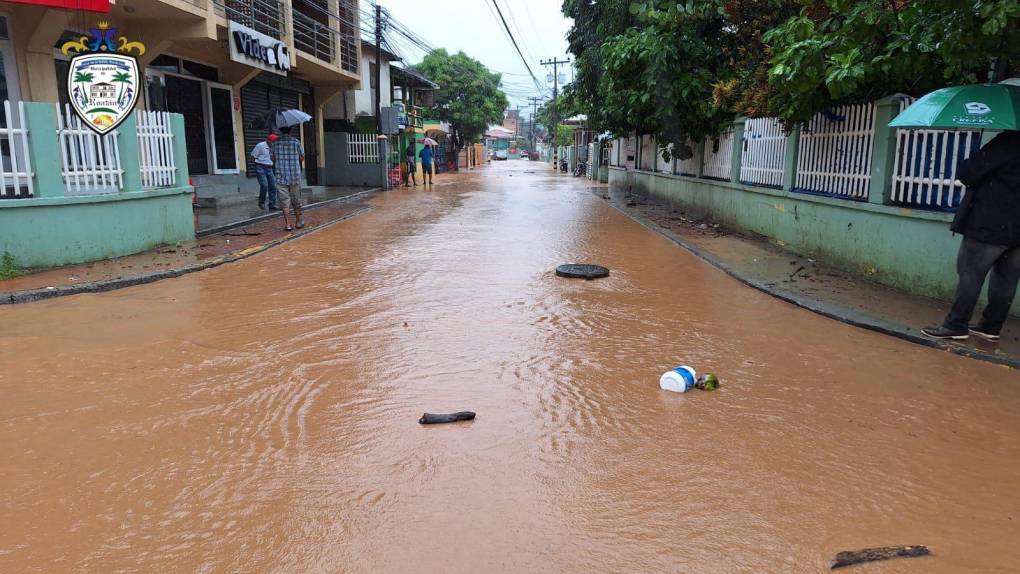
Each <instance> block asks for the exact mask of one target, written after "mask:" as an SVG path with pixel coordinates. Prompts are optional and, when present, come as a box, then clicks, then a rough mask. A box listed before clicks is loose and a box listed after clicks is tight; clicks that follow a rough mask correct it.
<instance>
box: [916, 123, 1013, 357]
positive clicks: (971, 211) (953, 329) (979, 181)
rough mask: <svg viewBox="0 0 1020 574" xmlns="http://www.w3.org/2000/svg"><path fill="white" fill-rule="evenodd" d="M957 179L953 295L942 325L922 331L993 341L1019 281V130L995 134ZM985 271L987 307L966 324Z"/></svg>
mask: <svg viewBox="0 0 1020 574" xmlns="http://www.w3.org/2000/svg"><path fill="white" fill-rule="evenodd" d="M957 178H958V179H959V180H960V181H961V182H963V183H964V184H965V185H966V186H967V193H966V195H965V196H964V198H963V201H962V202H961V203H960V207H959V208H958V209H957V211H956V217H955V218H954V219H953V224H952V225H951V226H950V229H951V230H952V231H953V232H955V233H959V234H961V235H963V242H962V243H961V244H960V252H959V254H958V255H957V257H956V272H957V274H959V276H960V279H959V282H958V283H957V285H956V298H955V299H954V301H953V306H952V308H951V309H950V310H949V314H948V315H946V318H945V321H943V323H942V325H939V326H937V327H925V328H924V329H921V333H923V334H924V335H926V336H928V337H932V338H934V339H966V338H967V336H968V335H974V336H977V337H981V338H982V339H986V340H989V341H996V340H998V339H999V331H1001V330H1002V325H1003V323H1005V322H1006V317H1007V316H1008V315H1009V308H1010V306H1011V305H1012V304H1013V296H1014V295H1015V293H1016V287H1017V281H1018V280H1020V132H1017V131H1007V132H1002V133H1001V134H999V135H997V136H996V137H995V138H994V139H993V140H992V141H990V142H988V144H987V145H985V146H984V147H983V148H981V149H980V150H978V151H977V152H975V153H974V155H972V156H971V157H970V158H969V159H967V161H965V162H963V164H961V165H960V169H959V173H958V174H957ZM989 271H991V279H990V280H989V281H988V306H987V307H985V310H984V313H983V314H982V316H981V321H980V322H979V323H978V324H977V325H975V326H970V318H971V315H972V314H973V313H974V306H975V305H976V304H977V300H978V297H979V296H980V295H981V289H982V288H983V287H984V284H985V277H986V276H988V272H989Z"/></svg>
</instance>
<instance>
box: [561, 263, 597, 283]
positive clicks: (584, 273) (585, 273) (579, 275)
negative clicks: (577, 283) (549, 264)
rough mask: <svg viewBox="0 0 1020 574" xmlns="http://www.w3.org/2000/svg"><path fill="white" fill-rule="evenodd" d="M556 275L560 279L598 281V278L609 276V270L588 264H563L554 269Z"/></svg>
mask: <svg viewBox="0 0 1020 574" xmlns="http://www.w3.org/2000/svg"><path fill="white" fill-rule="evenodd" d="M556 274H557V275H559V276H560V277H570V278H572V279H588V280H591V279H598V278H600V277H607V276H608V275H609V269H607V268H605V267H602V266H601V265H592V264H590V263H565V264H563V265H560V266H559V267H557V268H556Z"/></svg>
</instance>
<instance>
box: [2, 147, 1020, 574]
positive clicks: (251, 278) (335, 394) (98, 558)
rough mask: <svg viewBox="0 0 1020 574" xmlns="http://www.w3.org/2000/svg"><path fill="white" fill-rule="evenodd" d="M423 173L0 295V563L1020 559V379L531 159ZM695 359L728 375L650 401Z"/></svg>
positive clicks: (16, 568) (38, 567)
mask: <svg viewBox="0 0 1020 574" xmlns="http://www.w3.org/2000/svg"><path fill="white" fill-rule="evenodd" d="M438 181H439V183H437V185H436V186H435V188H434V190H433V191H430V192H425V191H422V190H421V188H418V189H417V190H414V191H404V190H397V191H392V192H389V193H386V194H383V195H381V196H379V197H377V198H376V199H375V200H373V202H372V203H373V205H374V206H375V209H374V210H373V211H372V212H370V213H368V214H366V215H362V216H360V217H358V218H355V219H352V220H350V221H348V222H345V223H342V224H340V225H336V226H333V227H331V228H328V229H325V230H323V231H320V232H317V233H314V234H311V235H309V236H307V237H305V238H303V239H300V240H298V241H294V242H290V243H287V244H284V245H282V246H280V247H278V248H275V249H272V250H270V251H267V252H266V253H264V254H261V255H259V256H256V257H253V258H250V259H246V260H244V261H242V262H239V263H236V264H231V265H227V266H223V267H219V268H216V269H212V270H208V271H204V272H201V273H196V274H192V275H188V276H185V277H181V278H177V279H171V280H166V281H162V282H159V283H155V284H150V285H144V286H140V287H133V288H129V289H124V290H120V291H115V292H110V293H104V294H95V295H78V296H73V297H66V298H61V299H55V300H50V301H44V302H39V303H32V304H26V305H18V306H3V307H0V366H2V370H0V378H2V380H0V390H2V393H3V400H2V401H0V482H2V495H0V496H2V500H0V502H2V507H0V513H2V514H0V571H3V572H68V571H79V572H129V571H132V572H579V573H581V572H584V573H587V572H697V573H704V572H819V571H822V570H823V569H825V568H826V566H827V561H828V559H830V558H831V557H832V556H833V555H834V554H835V553H837V552H838V551H840V550H847V549H858V548H864V547H869V546H885V545H894V544H927V545H928V546H929V547H931V549H932V551H933V553H934V556H932V557H928V558H919V559H911V560H900V561H892V562H886V563H883V564H874V565H866V566H863V567H859V568H857V569H856V571H857V572H862V573H868V572H883V573H886V572H912V573H916V572H924V573H943V572H952V573H960V572H982V573H984V572H1010V571H1013V572H1015V571H1016V570H1017V568H1018V567H1020V566H1018V565H1020V544H1017V541H1018V540H1020V496H1018V495H1017V492H1018V490H1020V384H1018V383H1020V380H1018V375H1017V374H1016V373H1015V372H1013V371H1009V370H1007V369H1005V368H1003V367H999V366H994V365H990V364H986V363H981V362H978V361H975V360H971V359H966V358H962V357H957V356H953V355H950V354H947V353H944V352H940V351H936V350H932V349H928V348H922V347H919V346H915V345H912V344H910V343H906V342H903V341H900V340H897V339H893V338H889V337H886V336H882V335H878V334H875V333H871V332H867V331H863V330H859V329H855V328H852V327H849V326H846V325H843V324H841V323H837V322H834V321H832V320H829V319H825V318H822V317H819V316H817V315H814V314H812V313H810V312H808V311H804V310H801V309H798V308H795V307H792V306H790V305H787V304H785V303H782V302H780V301H778V300H776V299H773V298H770V297H769V296H767V295H765V294H762V293H759V292H757V291H753V290H750V289H748V288H746V287H744V286H742V285H740V284H738V283H737V282H736V281H734V280H731V279H730V278H728V277H726V276H725V275H723V274H722V273H721V272H719V271H717V270H716V269H714V268H712V267H710V266H708V265H707V264H705V263H703V262H702V261H700V260H699V259H696V258H695V257H693V256H692V255H690V254H688V253H687V252H685V251H683V250H681V249H680V248H678V247H677V246H675V245H674V244H672V243H670V242H669V241H667V240H666V239H664V238H662V237H660V236H659V235H657V234H655V233H652V232H650V231H648V230H646V229H644V228H643V227H641V226H640V225H638V224H637V223H634V222H632V221H631V220H629V219H628V218H626V217H625V216H624V215H622V214H620V213H618V212H617V211H615V210H613V209H612V208H611V207H609V206H608V205H606V203H605V202H604V201H603V200H602V199H600V198H599V197H597V196H595V195H593V194H591V193H589V192H588V191H587V189H586V187H585V182H584V181H583V180H581V179H574V178H570V177H566V176H556V175H553V173H552V171H551V170H549V169H548V167H547V166H545V165H538V164H534V165H532V164H528V163H526V162H509V163H507V164H500V165H494V166H492V167H489V168H486V169H483V170H479V171H478V172H474V173H471V174H464V175H457V176H441V177H439V178H438ZM571 261H586V262H594V263H599V264H601V265H605V266H607V267H610V268H611V269H612V275H610V276H609V277H608V278H607V279H603V280H599V281H590V282H588V281H576V280H569V279H563V278H559V277H556V276H555V275H554V273H553V270H554V269H555V267H556V266H557V265H558V264H560V263H564V262H571ZM681 363H686V364H689V365H693V366H695V367H696V368H697V369H698V370H699V371H704V370H709V371H714V372H716V373H718V374H719V375H720V377H721V379H722V384H723V386H722V388H721V389H720V390H719V391H717V392H714V393H706V392H692V393H688V394H686V395H677V394H672V393H668V392H664V391H660V390H659V388H658V378H659V375H660V374H661V373H662V372H663V371H665V370H666V369H668V368H670V367H673V366H675V365H677V364H681ZM458 410H473V411H476V412H477V413H478V418H477V420H475V421H473V422H470V423H460V424H458V425H444V426H436V427H423V426H420V425H419V424H418V422H417V420H418V417H419V416H420V415H421V413H422V412H423V411H429V412H448V411H458Z"/></svg>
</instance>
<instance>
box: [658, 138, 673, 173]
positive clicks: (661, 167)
mask: <svg viewBox="0 0 1020 574" xmlns="http://www.w3.org/2000/svg"><path fill="white" fill-rule="evenodd" d="M663 150H665V151H668V152H669V153H670V154H672V153H673V144H669V145H668V146H666V147H660V146H655V171H657V172H659V173H673V159H672V157H673V156H672V155H670V159H668V160H665V159H662V152H663Z"/></svg>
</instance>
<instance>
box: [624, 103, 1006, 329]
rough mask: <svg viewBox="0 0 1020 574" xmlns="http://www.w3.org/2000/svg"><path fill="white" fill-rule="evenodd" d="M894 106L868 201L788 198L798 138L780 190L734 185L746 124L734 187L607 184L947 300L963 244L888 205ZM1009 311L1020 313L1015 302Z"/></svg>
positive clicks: (881, 123) (669, 178) (932, 216)
mask: <svg viewBox="0 0 1020 574" xmlns="http://www.w3.org/2000/svg"><path fill="white" fill-rule="evenodd" d="M894 105H896V102H895V101H894V100H893V99H892V98H887V99H885V100H882V101H880V102H879V103H878V110H877V116H878V117H877V121H876V126H877V127H876V134H875V145H874V149H873V151H872V166H873V167H872V179H871V184H870V188H869V199H868V201H867V202H860V201H849V200H843V199H837V198H831V197H824V196H817V195H808V194H803V193H793V192H791V191H790V188H791V186H792V184H793V182H794V181H795V180H796V174H795V169H796V165H797V151H798V150H797V146H796V137H795V136H796V134H793V136H794V137H791V138H790V140H789V142H788V145H787V158H786V162H785V166H786V173H785V174H784V175H785V177H784V178H783V179H784V186H783V189H769V188H765V187H758V186H749V185H745V184H741V183H739V174H740V164H741V153H742V152H741V150H742V146H741V145H740V141H741V139H742V131H743V127H744V126H743V121H738V122H737V123H736V124H735V126H734V128H735V129H734V132H735V134H734V146H733V147H734V152H733V161H732V166H731V169H732V170H733V171H732V177H731V181H718V180H711V179H704V178H696V177H688V176H680V175H671V174H663V173H656V172H651V171H645V170H636V169H628V168H625V167H610V173H609V185H610V187H613V188H630V189H632V190H633V191H635V192H638V193H644V194H648V195H651V196H655V197H658V198H661V199H665V200H667V201H669V202H672V203H675V204H678V205H681V206H682V207H683V208H684V209H686V210H688V211H690V212H692V213H695V214H699V215H701V216H704V217H707V218H710V219H712V220H715V221H718V222H720V223H721V224H723V225H725V226H726V227H728V228H730V229H734V230H738V231H743V232H750V233H757V234H760V235H764V236H766V237H769V238H772V239H774V240H776V241H778V242H782V244H783V246H784V247H786V248H788V249H790V250H792V251H794V252H797V253H801V254H805V255H807V254H811V255H815V256H817V257H818V258H819V259H820V260H823V261H825V262H827V263H830V264H833V265H835V266H837V267H839V268H842V269H844V270H846V271H848V272H851V273H853V274H856V275H859V276H862V277H866V278H869V279H872V280H875V281H878V282H880V283H883V284H886V285H890V286H892V287H896V288H899V289H902V290H904V291H907V292H910V293H915V294H918V295H924V296H928V297H933V298H937V299H950V298H952V296H953V293H954V291H955V289H956V252H957V249H958V248H959V245H960V241H961V239H962V238H961V237H960V236H958V235H954V234H952V233H951V232H950V231H949V223H950V222H951V221H952V217H953V216H952V214H951V213H945V212H937V211H926V210H923V209H912V208H905V207H900V206H895V205H890V199H889V197H890V190H891V182H892V165H893V161H894V152H895V132H894V130H892V129H890V128H888V127H887V124H888V122H889V121H891V120H892V118H893V117H894V116H895V111H894V109H897V110H898V107H897V108H894ZM639 148H640V146H639ZM635 165H640V163H635ZM699 173H700V171H699ZM1013 313H1014V314H1017V315H1020V301H1018V302H1017V303H1015V304H1014V305H1013Z"/></svg>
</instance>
